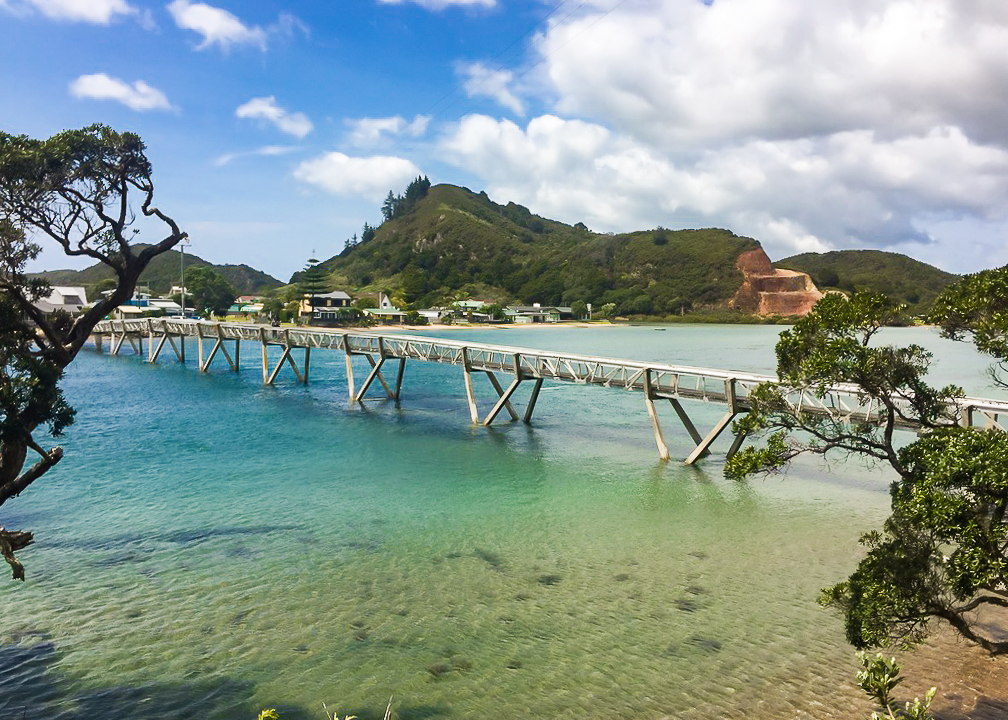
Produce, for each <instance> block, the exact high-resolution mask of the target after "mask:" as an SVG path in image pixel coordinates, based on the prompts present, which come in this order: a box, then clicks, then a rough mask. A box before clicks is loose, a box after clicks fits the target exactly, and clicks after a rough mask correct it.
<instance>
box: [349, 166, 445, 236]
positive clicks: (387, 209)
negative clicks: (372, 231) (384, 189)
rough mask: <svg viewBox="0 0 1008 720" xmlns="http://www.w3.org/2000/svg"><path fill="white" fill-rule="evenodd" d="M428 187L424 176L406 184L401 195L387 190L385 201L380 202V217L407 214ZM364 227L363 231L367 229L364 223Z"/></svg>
mask: <svg viewBox="0 0 1008 720" xmlns="http://www.w3.org/2000/svg"><path fill="white" fill-rule="evenodd" d="M430 187H431V182H430V180H428V179H427V177H426V176H424V177H418V178H417V179H416V180H414V181H413V182H411V183H410V184H409V185H407V186H406V192H405V194H403V195H395V194H393V193H392V191H391V190H389V194H388V196H386V198H385V202H383V203H382V207H381V211H382V217H383V218H385V219H386V220H392V219H394V218H398V217H402V216H403V215H408V214H409V212H410V211H411V210H412V209H413V208H414V207H416V204H417V202H419V201H420V200H421V199H423V198H425V197H427V193H428V191H429V190H430ZM364 229H365V231H366V230H367V224H365V226H364Z"/></svg>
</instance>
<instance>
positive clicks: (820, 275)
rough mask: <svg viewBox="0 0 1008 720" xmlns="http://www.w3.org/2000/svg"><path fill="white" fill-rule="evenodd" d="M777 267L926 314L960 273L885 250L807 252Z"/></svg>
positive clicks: (823, 285) (819, 283)
mask: <svg viewBox="0 0 1008 720" xmlns="http://www.w3.org/2000/svg"><path fill="white" fill-rule="evenodd" d="M774 266H775V267H779V268H786V269H788V270H798V271H800V272H804V273H808V274H809V275H810V276H811V278H812V280H813V282H815V284H816V286H817V287H819V289H820V290H827V289H830V288H835V289H839V290H844V291H846V292H854V291H855V290H871V291H874V292H880V293H885V294H886V295H888V296H890V297H892V298H894V299H895V300H898V301H899V302H903V303H906V304H907V306H908V309H909V311H910V312H911V313H912V314H918V315H919V314H924V313H927V311H928V310H929V309H930V308H931V305H932V304H933V303H934V301H935V298H936V297H937V296H938V294H939V293H940V292H941V291H942V289H944V287H945V286H946V285H948V284H949V283H951V282H953V281H954V280H956V279H957V277H958V276H957V275H953V274H952V273H947V272H945V271H943V270H939V269H938V268H936V267H934V266H932V265H928V264H927V263H923V262H920V261H919V260H914V259H913V258H910V257H907V256H906V255H900V254H898V253H891V252H884V251H881V250H836V251H833V252H827V253H803V254H801V255H795V256H793V257H789V258H784V259H783V260H780V261H778V262H775V263H774Z"/></svg>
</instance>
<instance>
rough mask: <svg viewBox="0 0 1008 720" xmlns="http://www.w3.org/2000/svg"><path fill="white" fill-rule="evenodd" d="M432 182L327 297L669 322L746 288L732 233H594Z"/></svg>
mask: <svg viewBox="0 0 1008 720" xmlns="http://www.w3.org/2000/svg"><path fill="white" fill-rule="evenodd" d="M425 182H426V178H423V179H420V178H418V180H417V182H416V183H414V184H412V185H411V188H410V189H408V190H407V193H406V194H405V195H403V196H400V197H398V198H396V197H394V196H392V195H391V194H390V197H389V199H387V200H386V205H385V206H384V207H383V214H384V215H385V217H386V218H387V219H386V221H385V222H384V223H383V224H382V225H381V226H380V227H378V228H366V229H365V233H364V235H363V239H362V240H361V242H359V243H358V244H356V245H352V246H350V247H347V248H346V249H345V250H344V251H343V252H342V253H341V254H340V255H339V256H337V257H333V258H330V259H329V260H326V261H325V262H323V263H322V267H323V268H324V269H325V270H326V271H327V272H328V273H329V283H330V285H331V287H333V288H340V289H345V290H349V291H351V292H366V291H367V292H370V291H378V290H385V291H390V292H392V294H393V296H395V297H396V298H397V299H399V300H400V301H401V302H403V303H405V304H409V305H415V306H423V305H433V304H439V303H442V302H445V301H450V300H451V299H452V298H454V297H456V296H459V295H464V296H474V297H480V298H481V299H488V300H499V301H517V302H522V303H533V302H539V303H542V304H544V305H561V304H562V305H570V304H572V303H574V302H576V301H579V300H580V301H583V302H588V303H593V304H594V305H595V306H596V307H601V306H602V305H604V304H606V303H613V304H614V305H616V311H617V312H618V313H620V314H672V313H679V312H681V311H682V310H689V309H691V308H699V307H705V308H707V307H722V306H725V305H726V304H727V302H728V300H730V299H731V297H732V296H733V294H734V293H735V292H736V290H738V288H739V286H740V285H741V283H742V275H741V273H740V272H739V271H738V270H737V269H736V267H735V261H736V259H737V258H738V256H739V254H740V253H742V252H744V251H746V250H752V249H755V248H758V247H759V243H758V242H756V241H755V240H752V239H750V238H744V237H739V236H736V235H734V234H733V233H731V232H729V231H727V230H715V229H708V230H677V231H673V230H665V229H662V228H657V229H655V230H646V231H640V232H634V233H628V234H621V235H607V234H600V233H594V232H591V231H590V230H589V229H588V228H587V227H585V226H584V225H583V224H581V223H578V224H577V225H574V226H570V225H565V224H563V223H560V222H555V221H553V220H548V219H546V218H542V217H539V216H538V215H533V214H532V213H531V212H529V210H528V209H527V208H525V207H523V206H521V205H516V204H515V203H508V204H507V205H499V204H497V203H495V202H493V201H491V200H490V198H489V197H487V195H486V193H479V194H476V193H473V192H471V191H470V190H467V189H465V188H460V187H455V186H452V185H438V186H435V187H433V188H430V189H429V191H428V190H427V189H426V188H424V187H423V186H422V183H425ZM417 183H421V185H420V186H418V185H417ZM426 184H427V185H428V186H429V183H426ZM418 187H419V189H417V188H418ZM298 279H299V274H295V276H294V278H292V282H296V281H297V280H298Z"/></svg>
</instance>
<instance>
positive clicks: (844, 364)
mask: <svg viewBox="0 0 1008 720" xmlns="http://www.w3.org/2000/svg"><path fill="white" fill-rule="evenodd" d="M981 275H982V274H981ZM1001 283H1004V285H1003V286H1002V285H1001ZM981 292H983V293H992V292H993V293H1002V294H1001V295H1000V296H999V298H997V299H991V298H989V297H987V298H981V297H977V294H978V293H981ZM1006 298H1008V271H1006V272H1005V273H1004V274H1003V275H1002V274H1000V273H995V274H990V275H985V276H983V277H974V278H972V279H967V281H965V282H964V284H963V285H962V286H957V287H953V288H951V289H950V290H949V292H948V293H947V297H944V298H943V300H942V301H940V302H939V304H938V307H939V308H942V309H943V312H945V313H946V314H945V317H946V318H948V326H947V332H948V333H949V334H952V335H953V336H963V335H964V334H965V333H973V334H974V337H975V338H976V339H977V342H978V346H979V345H981V343H983V346H982V349H983V348H986V350H987V351H990V352H994V353H997V352H1004V351H1005V350H1008V344H1005V345H1002V344H999V343H1001V342H1004V341H1005V338H1006V336H1008V329H1006V327H1005V326H1004V324H1003V323H1004V318H1005V317H1008V316H1006V315H1004V314H1000V313H1001V310H1000V309H997V310H995V309H993V308H1000V305H1001V304H1005V305H1006V307H1008V300H1006ZM900 312H901V308H900V306H898V305H895V304H893V303H890V302H889V301H888V300H887V299H886V298H884V297H882V296H878V295H869V294H855V295H854V296H853V297H851V298H850V300H846V299H844V298H843V297H842V296H839V295H832V296H827V297H826V298H824V299H823V300H820V301H819V302H818V303H817V304H816V306H815V307H814V308H813V310H812V312H811V313H810V314H809V315H808V316H806V317H805V318H803V319H802V320H800V321H799V322H798V323H796V324H795V326H794V328H793V329H791V330H789V331H787V332H785V333H782V335H781V339H780V342H779V343H778V345H777V359H778V367H777V373H778V376H779V378H780V382H781V383H782V384H781V385H765V386H761V387H760V388H758V389H757V390H756V391H755V392H753V393H752V394H751V395H750V397H749V401H750V404H751V412H750V413H749V415H748V416H746V417H744V418H743V419H742V420H740V421H738V422H737V423H736V424H735V428H734V429H735V431H736V432H744V433H747V434H751V435H756V436H760V435H768V437H767V439H766V442H765V445H763V446H762V447H759V446H756V447H750V448H746V449H745V450H743V451H742V452H739V453H737V454H736V455H735V456H734V457H733V458H731V459H730V460H729V461H728V462H727V464H726V470H725V471H726V474H727V475H728V476H729V477H735V478H740V477H745V476H746V475H750V474H753V473H757V472H770V471H775V470H778V469H780V468H781V467H783V466H784V465H786V464H787V463H788V462H790V461H791V460H792V459H793V458H795V457H796V456H798V455H800V454H803V453H814V454H820V455H825V454H827V453H830V452H835V451H839V452H844V453H848V454H851V453H853V454H855V455H859V456H862V457H867V458H873V459H875V460H880V461H884V462H886V463H888V464H889V465H890V466H891V467H892V468H893V469H894V470H895V471H896V473H897V476H898V479H897V480H896V482H894V483H893V485H892V488H891V496H892V513H891V515H890V516H889V518H888V519H887V520H886V522H885V525H884V528H883V530H882V532H878V531H875V532H871V533H868V534H866V535H865V536H863V537H862V543H863V544H864V545H865V547H866V548H867V554H866V556H865V557H864V559H863V560H862V561H861V562H860V563H859V564H858V567H857V569H856V570H855V571H854V573H853V574H851V576H850V577H849V578H848V579H847V580H845V581H844V582H841V583H838V584H836V585H834V586H832V587H829V588H827V589H825V590H824V591H823V592H822V594H821V596H820V602H821V603H822V604H824V605H828V606H831V607H834V608H836V609H838V610H839V611H840V612H841V613H842V614H843V617H844V625H845V629H846V633H847V639H848V640H849V641H850V642H851V644H853V645H854V646H855V647H859V648H866V647H878V646H884V645H887V644H889V643H890V642H893V641H895V642H899V643H901V644H903V645H914V644H917V643H920V642H922V641H923V640H924V639H925V638H926V637H927V636H928V633H929V630H930V623H931V622H932V621H933V620H935V619H942V620H945V621H947V622H949V623H950V624H951V625H952V626H953V627H954V628H955V629H956V630H957V631H958V632H959V633H960V634H961V635H963V636H964V637H966V638H967V639H969V640H971V641H973V642H977V643H979V644H980V645H981V646H982V647H984V648H985V649H987V650H988V651H989V652H991V653H993V654H1000V653H1008V642H1005V641H1003V640H1001V639H999V638H998V637H997V636H996V635H990V634H989V633H988V631H987V630H986V629H985V627H984V626H982V625H979V624H977V623H976V622H975V616H974V615H973V614H972V613H973V611H974V610H977V609H980V608H988V609H990V608H995V609H1001V610H1002V611H1004V610H1008V557H1006V549H1008V523H1006V518H1005V515H1006V512H1008V433H1005V432H1002V431H1000V430H998V429H986V430H981V429H977V428H970V427H963V426H960V425H959V421H960V418H959V417H958V415H957V412H956V411H955V407H956V406H955V403H954V401H955V400H956V399H958V398H960V397H962V395H963V393H962V390H961V389H960V388H957V387H951V386H949V387H945V388H940V389H939V388H933V387H931V386H930V385H928V383H927V382H926V380H925V377H926V375H927V371H928V366H929V364H930V360H931V355H930V354H929V353H928V352H927V351H926V350H924V349H923V348H921V347H919V346H915V345H910V346H907V347H893V346H885V345H879V344H878V343H877V342H876V337H875V336H876V334H877V333H878V331H879V330H880V329H881V328H882V327H883V326H885V325H886V324H888V323H891V322H893V321H894V320H896V319H897V318H898V317H899V314H900ZM841 384H848V385H853V386H854V387H855V388H856V390H857V392H858V394H859V397H860V398H861V400H862V402H865V403H868V402H869V401H870V403H871V405H870V406H871V407H872V408H877V417H878V420H879V422H878V423H872V424H869V423H863V422H862V423H858V422H855V421H853V420H845V419H843V418H842V417H840V416H838V417H835V418H834V417H823V416H821V415H820V416H815V415H812V414H811V413H807V412H801V411H798V410H795V409H794V406H793V404H792V403H789V402H788V393H796V394H809V395H813V396H815V397H816V398H818V399H819V400H820V401H822V402H824V403H827V404H828V402H829V394H828V391H829V388H830V387H831V386H837V385H841ZM907 425H910V426H913V427H918V428H920V433H921V434H920V435H919V437H918V439H917V440H916V441H913V442H911V443H909V444H907V445H906V446H904V447H902V448H901V449H897V448H896V447H895V445H894V434H893V432H894V430H895V429H896V428H897V427H898V426H907Z"/></svg>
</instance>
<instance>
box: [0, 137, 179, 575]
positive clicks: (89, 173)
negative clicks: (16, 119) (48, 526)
mask: <svg viewBox="0 0 1008 720" xmlns="http://www.w3.org/2000/svg"><path fill="white" fill-rule="evenodd" d="M153 200H154V185H153V182H152V180H151V166H150V163H149V161H148V160H147V157H146V155H145V154H144V145H143V142H142V141H141V140H140V138H139V137H138V136H137V135H134V134H132V133H125V132H124V133H119V132H116V131H114V130H112V129H111V128H108V127H106V126H103V125H92V126H90V127H87V128H84V129H82V130H70V131H66V132H62V133H60V134H58V135H55V136H53V137H51V138H49V139H48V140H35V139H31V138H28V137H25V136H14V135H9V134H7V133H0V363H2V364H0V408H2V412H3V419H2V421H0V506H2V505H4V504H5V503H6V502H8V501H9V500H11V499H12V498H14V497H17V496H18V495H19V494H20V493H21V492H23V491H24V490H25V489H26V488H27V487H28V486H29V485H31V483H33V482H34V481H35V480H37V479H38V478H40V477H42V475H44V474H45V473H46V472H47V471H48V470H50V469H51V468H52V467H53V466H54V465H55V464H56V463H57V462H59V461H60V459H61V458H62V456H63V451H62V450H61V449H60V448H59V447H53V448H51V449H46V448H44V447H43V446H42V445H41V444H40V442H39V440H38V439H37V438H36V436H35V434H36V432H37V431H39V430H40V428H46V430H47V431H48V433H49V434H51V435H52V436H53V437H58V436H59V435H60V434H61V432H62V431H63V429H64V428H65V427H66V426H67V425H69V424H70V423H71V422H72V421H73V410H72V409H71V408H70V406H69V405H68V404H67V403H66V400H65V399H64V398H63V395H62V392H61V391H60V389H59V380H60V378H61V377H62V374H63V370H64V368H66V366H67V365H69V364H70V362H71V361H72V360H73V358H74V357H75V356H76V355H77V353H78V352H79V351H80V349H81V347H83V345H84V343H85V342H86V341H87V339H88V336H89V335H90V334H91V330H92V329H93V328H94V326H95V324H96V323H97V322H98V321H99V320H101V319H102V318H103V317H104V316H105V315H107V314H108V313H109V312H110V311H111V310H113V309H114V308H115V307H117V306H118V305H120V304H122V303H123V302H124V301H125V300H127V299H128V298H130V297H131V296H132V295H133V291H134V289H135V287H136V281H137V278H138V277H139V275H140V274H141V273H142V272H143V270H144V268H146V267H147V265H148V263H150V261H151V259H152V258H154V257H156V256H157V255H159V254H161V253H163V252H166V251H167V250H169V249H170V248H171V247H173V246H174V245H176V244H177V243H178V242H179V241H180V240H182V239H183V238H185V237H186V235H185V233H183V232H182V231H181V230H180V229H179V227H178V225H176V223H175V221H174V220H172V219H171V218H170V217H168V216H167V215H166V214H164V213H163V212H162V211H161V210H160V209H159V208H158V207H157V206H155V205H154V204H153ZM138 221H149V223H148V225H145V228H146V227H148V226H152V227H154V228H155V229H156V230H160V229H163V226H167V227H166V229H164V232H165V235H164V237H163V239H162V240H160V241H159V242H157V243H154V244H151V245H148V246H146V247H144V248H143V250H137V248H135V247H134V246H133V245H131V243H130V241H131V240H132V238H133V236H134V235H135V233H136V232H137V230H138V228H136V227H134V225H135V224H137V223H138ZM28 232H31V233H32V237H29V236H28V234H27V233H28ZM36 236H39V237H41V238H45V239H47V240H49V241H52V242H55V243H57V244H58V245H59V246H60V247H61V248H62V249H63V252H64V253H66V254H67V255H69V256H72V257H89V258H92V259H94V260H96V261H98V262H99V263H102V264H103V265H105V266H107V267H109V268H110V269H111V270H112V271H113V273H114V276H115V279H116V285H115V288H114V289H113V291H112V293H111V294H110V295H108V296H107V297H105V298H103V299H101V300H99V301H98V302H96V303H95V304H94V305H93V306H91V307H90V308H88V309H86V310H85V311H84V312H83V313H82V314H81V315H79V316H78V317H76V318H70V317H69V316H67V315H65V314H62V313H54V314H53V315H46V314H45V313H43V312H42V311H41V310H40V309H39V308H38V307H36V305H35V302H36V301H37V300H38V299H40V298H42V297H45V296H46V295H47V294H48V292H49V287H48V284H47V283H46V282H45V281H42V280H39V279H33V278H31V277H29V276H28V275H27V274H26V272H25V267H26V264H27V263H28V262H29V261H30V260H32V259H34V258H36V257H37V256H38V254H39V252H40V251H41V246H40V245H39V244H38V243H36V242H34V237H36ZM29 452H32V453H34V454H35V455H37V456H38V460H37V461H36V462H35V464H33V465H32V466H31V467H29V468H28V469H27V470H26V469H25V465H26V463H27V462H28V454H29ZM32 539H33V538H32V533H30V532H27V531H15V530H7V529H4V528H2V527H0V554H2V555H3V556H4V559H5V560H6V561H7V562H8V564H9V565H10V566H11V570H12V574H13V576H14V578H15V579H24V568H23V566H22V565H21V563H20V561H18V559H17V557H16V554H15V553H16V552H17V551H19V550H21V549H23V548H25V547H27V546H28V545H29V544H30V543H31V542H32Z"/></svg>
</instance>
